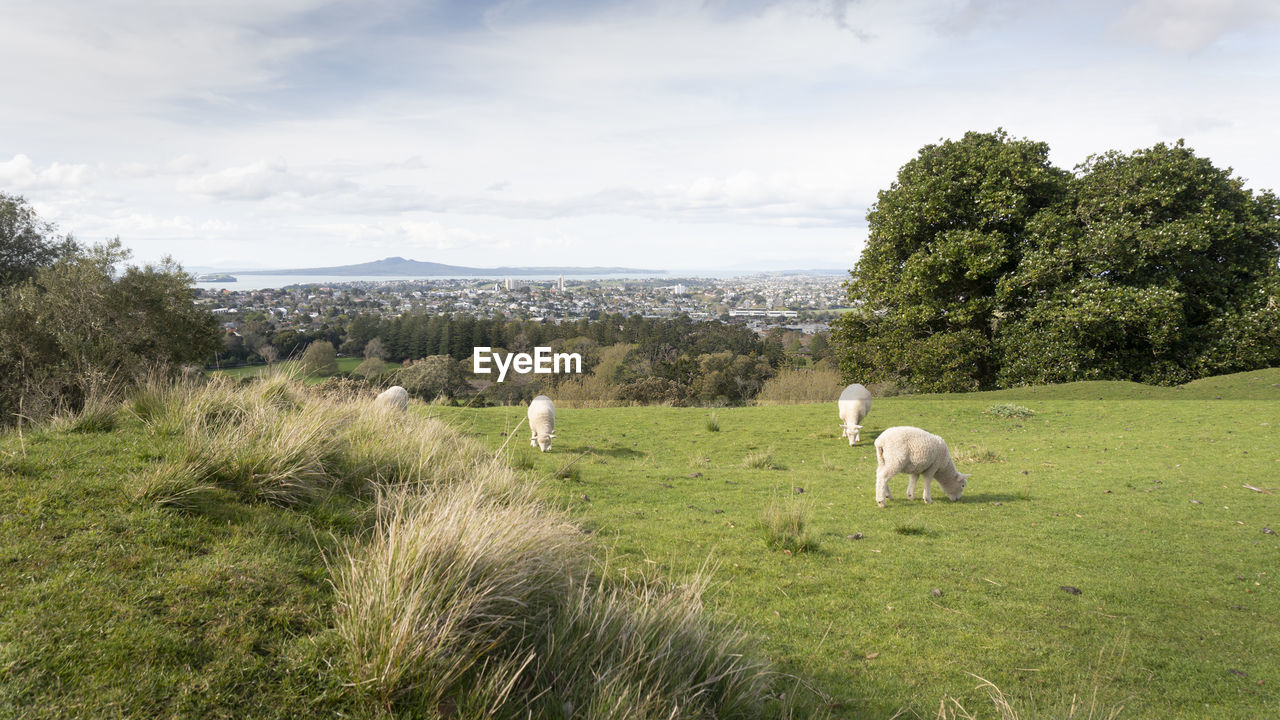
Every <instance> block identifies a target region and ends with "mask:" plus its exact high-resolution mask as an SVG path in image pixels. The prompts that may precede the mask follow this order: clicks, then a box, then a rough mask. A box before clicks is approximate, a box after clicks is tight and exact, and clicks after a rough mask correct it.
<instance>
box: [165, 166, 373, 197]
mask: <svg viewBox="0 0 1280 720" xmlns="http://www.w3.org/2000/svg"><path fill="white" fill-rule="evenodd" d="M352 188H354V184H353V183H351V182H350V181H348V180H346V179H344V178H342V177H340V176H337V175H334V174H331V173H322V172H306V173H296V172H291V171H290V170H289V167H288V165H287V164H286V163H284V162H283V161H272V162H268V161H265V160H259V161H257V162H253V163H250V164H248V165H242V166H238V167H229V168H226V169H224V170H219V171H218V172H215V173H209V174H207V175H201V176H199V177H196V178H192V179H184V180H180V181H178V189H179V190H181V191H183V192H188V193H192V194H195V195H205V196H208V197H212V198H217V199H222V200H265V199H268V198H271V197H275V196H279V195H290V196H304V197H305V196H314V195H324V194H327V193H332V192H337V191H341V190H350V189H352Z"/></svg>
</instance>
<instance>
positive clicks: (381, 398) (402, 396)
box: [373, 385, 409, 412]
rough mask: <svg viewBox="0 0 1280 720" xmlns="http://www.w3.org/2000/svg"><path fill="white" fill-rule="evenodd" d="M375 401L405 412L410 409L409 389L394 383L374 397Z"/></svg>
mask: <svg viewBox="0 0 1280 720" xmlns="http://www.w3.org/2000/svg"><path fill="white" fill-rule="evenodd" d="M373 403H374V405H377V406H378V407H381V408H386V409H387V410H399V411H400V412H405V411H407V410H408V409H409V391H408V390H405V389H404V388H402V387H400V386H399V385H392V386H391V387H389V388H387V389H386V390H383V391H382V393H380V394H379V395H378V397H376V398H374V399H373Z"/></svg>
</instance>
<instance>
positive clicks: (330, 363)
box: [298, 340, 338, 377]
mask: <svg viewBox="0 0 1280 720" xmlns="http://www.w3.org/2000/svg"><path fill="white" fill-rule="evenodd" d="M298 367H299V369H300V370H301V372H302V373H303V374H304V375H318V376H320V377H329V376H331V375H337V374H338V351H337V350H335V349H334V348H333V343H331V342H329V341H328V340H317V341H315V342H313V343H311V344H310V345H308V346H307V349H306V351H305V352H303V353H302V358H301V359H300V360H298Z"/></svg>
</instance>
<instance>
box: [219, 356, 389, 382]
mask: <svg viewBox="0 0 1280 720" xmlns="http://www.w3.org/2000/svg"><path fill="white" fill-rule="evenodd" d="M362 362H364V358H354V357H340V358H338V372H344V373H350V372H351V371H353V370H355V369H356V368H357V367H359V366H360V363H362ZM296 366H297V363H296V362H294V361H293V360H284V361H281V362H279V363H276V365H275V368H276V369H277V371H279V372H284V373H286V374H287V373H292V372H294V368H295V367H296ZM399 368H400V363H387V370H388V371H390V370H396V369H399ZM267 370H268V366H266V365H249V366H246V367H235V368H226V369H222V370H214V371H213V372H217V373H222V374H224V375H228V376H230V377H234V378H244V377H254V376H255V375H261V374H262V373H265V372H267ZM323 380H324V378H321V377H314V376H313V377H310V378H308V382H321V381H323Z"/></svg>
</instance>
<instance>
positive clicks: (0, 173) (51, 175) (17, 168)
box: [0, 154, 89, 190]
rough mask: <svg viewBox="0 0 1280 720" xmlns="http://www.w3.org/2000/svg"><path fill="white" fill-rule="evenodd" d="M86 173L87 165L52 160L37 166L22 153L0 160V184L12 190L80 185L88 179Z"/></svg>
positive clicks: (87, 170)
mask: <svg viewBox="0 0 1280 720" xmlns="http://www.w3.org/2000/svg"><path fill="white" fill-rule="evenodd" d="M88 175H89V168H88V166H87V165H82V164H65V163H60V162H53V163H50V164H48V165H45V166H43V167H39V166H37V165H36V164H35V162H33V161H32V160H31V158H29V157H27V156H26V155H22V154H18V155H14V156H13V157H12V158H11V159H9V160H8V161H7V162H0V185H2V186H6V187H8V188H11V189H14V190H46V189H62V188H75V187H80V186H82V185H84V184H85V182H86V181H87V180H88Z"/></svg>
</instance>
